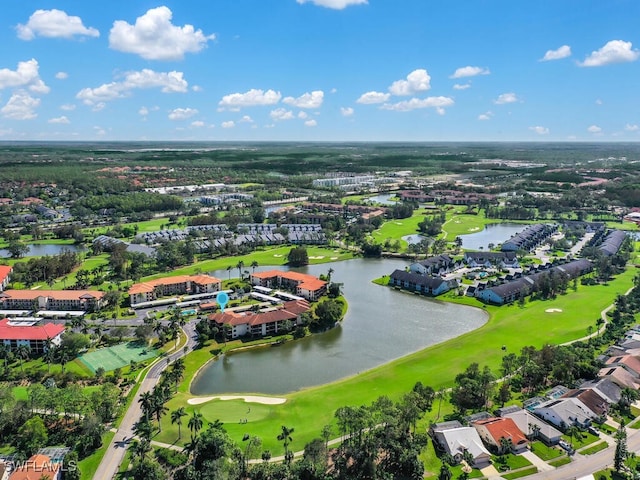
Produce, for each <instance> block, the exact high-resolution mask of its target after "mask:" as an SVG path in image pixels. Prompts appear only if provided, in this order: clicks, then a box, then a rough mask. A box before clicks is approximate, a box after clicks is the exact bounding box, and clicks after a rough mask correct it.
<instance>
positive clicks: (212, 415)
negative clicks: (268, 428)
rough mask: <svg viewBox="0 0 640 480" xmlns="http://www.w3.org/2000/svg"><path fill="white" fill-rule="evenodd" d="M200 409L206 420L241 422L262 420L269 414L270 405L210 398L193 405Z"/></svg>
mask: <svg viewBox="0 0 640 480" xmlns="http://www.w3.org/2000/svg"><path fill="white" fill-rule="evenodd" d="M195 410H200V413H202V415H204V418H206V419H207V420H210V421H212V420H216V419H217V420H220V421H221V422H222V423H236V424H242V422H241V420H242V421H244V420H245V419H246V420H247V422H246V423H251V422H255V421H257V420H262V419H264V418H266V417H268V416H269V413H270V411H271V406H270V405H262V404H259V403H246V402H245V401H244V400H211V401H210V402H207V403H205V404H203V405H202V406H199V407H195Z"/></svg>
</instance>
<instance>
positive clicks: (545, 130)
mask: <svg viewBox="0 0 640 480" xmlns="http://www.w3.org/2000/svg"><path fill="white" fill-rule="evenodd" d="M529 130H531V131H532V132H535V133H537V134H538V135H549V129H548V128H547V127H541V126H539V125H537V126H535V127H529Z"/></svg>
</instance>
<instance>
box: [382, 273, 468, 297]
mask: <svg viewBox="0 0 640 480" xmlns="http://www.w3.org/2000/svg"><path fill="white" fill-rule="evenodd" d="M389 285H390V286H393V287H400V288H402V289H403V290H409V291H411V292H418V293H422V294H423V295H430V296H433V297H435V296H438V295H441V294H443V293H445V292H448V291H449V290H451V289H452V288H457V287H458V282H457V281H456V280H444V279H442V278H440V277H428V276H424V275H418V274H417V273H409V272H405V271H404V270H395V271H394V272H393V273H392V274H391V276H390V277H389Z"/></svg>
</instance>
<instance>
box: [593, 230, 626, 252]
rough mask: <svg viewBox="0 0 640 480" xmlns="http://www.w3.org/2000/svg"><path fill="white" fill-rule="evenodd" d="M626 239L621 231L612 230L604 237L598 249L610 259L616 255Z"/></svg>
mask: <svg viewBox="0 0 640 480" xmlns="http://www.w3.org/2000/svg"><path fill="white" fill-rule="evenodd" d="M626 238H627V234H626V233H625V232H623V231H622V230H612V231H611V232H609V234H608V235H607V236H606V237H604V240H603V241H602V243H601V244H600V246H599V247H598V249H599V250H600V251H601V252H602V253H603V254H604V255H606V256H607V257H611V256H613V255H615V254H617V253H618V251H619V250H620V247H621V246H622V244H623V243H624V241H625V240H626Z"/></svg>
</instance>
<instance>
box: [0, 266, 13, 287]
mask: <svg viewBox="0 0 640 480" xmlns="http://www.w3.org/2000/svg"><path fill="white" fill-rule="evenodd" d="M12 271H13V267H11V266H9V265H0V283H2V282H4V280H5V279H6V278H7V277H8V276H9V275H11V272H12Z"/></svg>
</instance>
